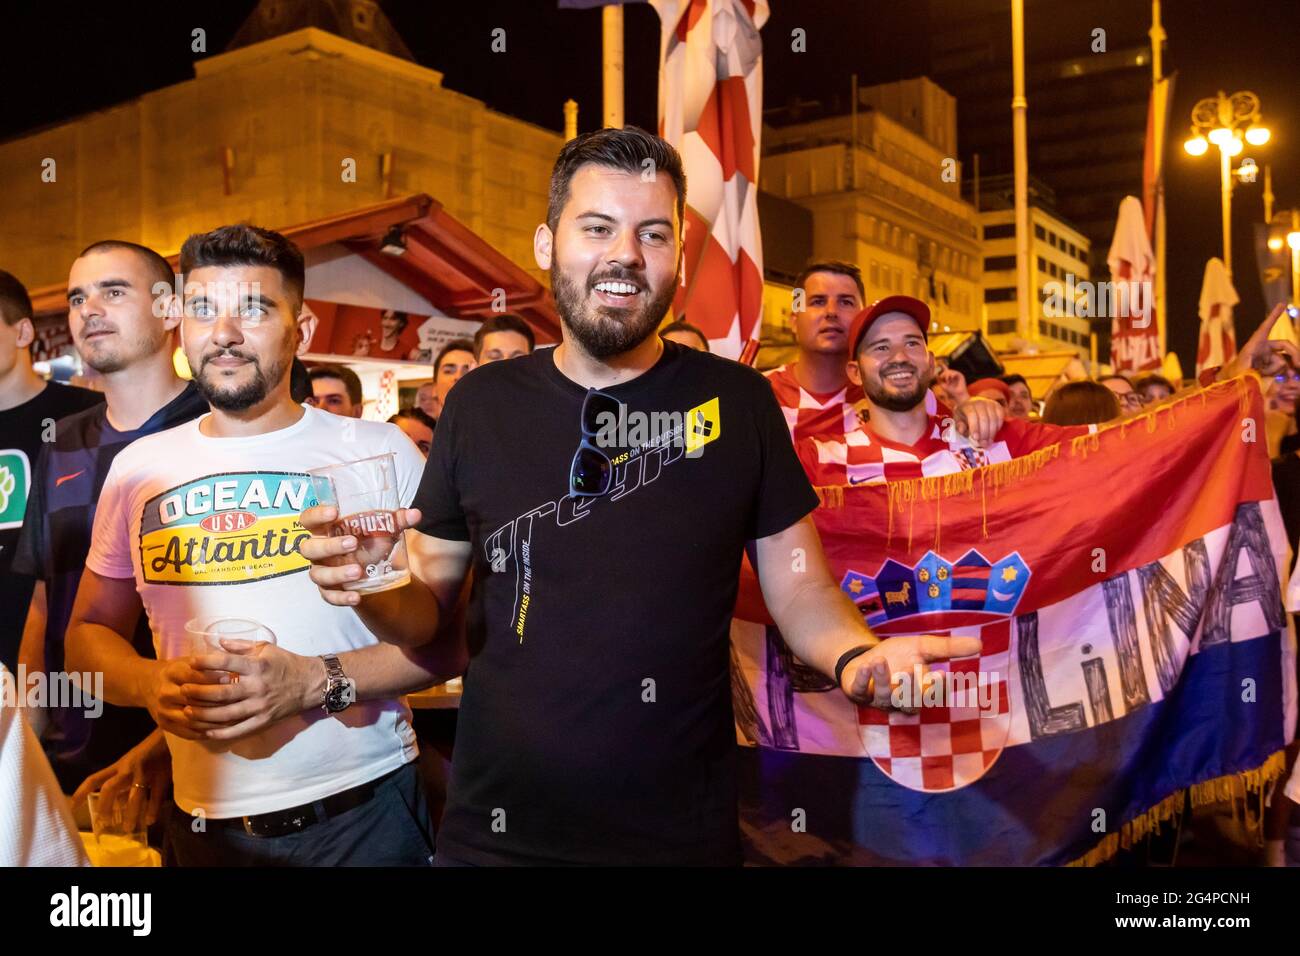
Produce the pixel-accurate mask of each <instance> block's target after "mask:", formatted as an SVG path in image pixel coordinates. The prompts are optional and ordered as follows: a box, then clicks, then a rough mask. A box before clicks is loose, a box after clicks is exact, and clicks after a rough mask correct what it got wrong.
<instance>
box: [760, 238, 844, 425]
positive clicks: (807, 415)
mask: <svg viewBox="0 0 1300 956" xmlns="http://www.w3.org/2000/svg"><path fill="white" fill-rule="evenodd" d="M865 298H866V293H865V290H864V288H863V286H862V273H861V272H860V271H859V269H858V267H857V266H855V265H853V264H852V263H850V262H840V261H838V260H834V259H827V260H823V261H814V262H810V263H808V265H807V266H805V267H804V270H803V272H801V273H799V277H798V278H797V279H796V280H795V291H794V297H793V302H792V305H793V308H792V310H791V321H792V323H793V325H794V336H795V342H796V344H797V345H798V347H799V357H798V358H797V359H796V360H795V361H793V362H791V363H789V364H787V365H782V366H781V367H780V368H774V369H772V370H771V371H770V372H765V373H764V375H765V377H766V378H767V381H768V383H769V384H770V385H771V386H772V392H773V393H774V394H775V395H776V400H777V403H778V404H779V405H780V406H781V413H782V414H783V415H784V416H785V423H786V425H787V427H789V429H790V438H791V439H792V440H795V441H798V440H799V439H801V438H808V437H810V436H812V435H832V436H836V437H842V436H843V435H844V433H845V432H846V431H853V430H855V429H856V428H857V427H858V411H857V408H856V407H855V406H857V405H859V404H861V402H862V386H861V385H857V384H855V383H853V382H850V381H849V377H848V373H847V371H846V370H845V369H846V367H847V365H848V363H849V362H850V361H851V359H850V357H849V323H850V322H852V321H853V317H854V316H855V315H856V314H857V313H858V312H860V311H861V310H862V305H863V301H864V300H865Z"/></svg>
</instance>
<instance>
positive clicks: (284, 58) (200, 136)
mask: <svg viewBox="0 0 1300 956" xmlns="http://www.w3.org/2000/svg"><path fill="white" fill-rule="evenodd" d="M194 69H195V77H194V79H193V80H190V81H187V82H185V83H179V84H176V85H174V86H169V87H165V88H163V89H160V90H156V91H153V92H151V93H146V94H145V95H143V96H140V97H139V98H137V99H134V100H130V101H128V102H126V103H123V104H121V105H119V106H115V107H112V108H110V109H106V110H102V111H99V112H96V113H92V114H89V115H87V116H82V117H79V118H77V119H75V120H72V121H70V122H66V123H61V124H58V125H55V126H52V127H50V128H47V129H44V130H40V131H37V132H34V133H32V134H30V135H27V136H23V137H21V138H18V139H15V140H10V141H8V142H6V143H2V144H0V181H3V182H4V183H5V190H4V191H3V192H2V193H0V219H2V220H3V221H4V223H5V229H4V230H3V234H2V235H0V260H2V261H3V262H4V263H5V268H6V269H8V270H9V271H11V272H13V273H14V274H16V275H17V276H19V278H20V279H22V280H23V281H24V282H25V283H26V284H27V285H28V286H29V287H39V286H43V285H47V284H50V283H54V282H62V281H64V280H65V279H66V277H67V269H68V265H69V264H70V263H71V262H72V260H73V258H74V257H75V256H76V254H77V253H78V252H79V251H80V250H81V249H82V248H84V247H85V246H86V245H88V244H90V243H91V242H94V241H96V240H100V239H106V238H117V239H127V240H131V241H134V242H140V243H143V244H145V245H147V246H150V247H151V248H154V249H157V250H158V251H159V252H162V253H164V254H170V253H172V252H175V251H176V250H177V249H179V248H180V245H181V243H182V242H183V241H184V240H185V237H186V236H188V235H189V234H191V233H193V232H199V231H204V230H208V229H211V228H213V227H215V226H218V225H221V224H222V223H228V222H240V221H245V220H247V221H251V222H255V223H258V224H264V225H268V226H278V225H285V224H292V223H302V222H308V221H312V220H316V219H319V218H322V217H325V216H329V215H332V214H342V213H346V212H349V211H351V210H355V209H358V208H362V207H366V206H370V205H373V204H375V203H378V202H383V201H385V200H388V199H392V198H394V197H400V196H406V195H411V194H418V193H426V194H428V195H430V196H433V197H434V198H435V199H437V200H438V201H440V202H441V203H442V204H443V206H444V208H446V210H447V211H448V212H449V213H451V215H453V216H454V217H456V219H457V220H459V221H460V222H462V223H464V224H465V225H467V226H468V227H469V228H470V229H472V230H473V231H474V232H475V233H477V234H478V235H479V236H482V237H483V238H484V239H486V240H487V241H488V242H489V243H490V244H491V245H492V246H494V247H495V248H496V249H498V250H500V251H501V252H503V253H504V254H505V255H506V256H507V257H508V258H509V259H511V260H512V261H513V262H515V263H516V264H517V265H519V266H521V267H523V268H524V269H527V270H529V271H530V272H531V273H532V274H533V275H534V276H535V277H536V278H538V279H541V280H542V281H545V276H544V275H543V274H542V273H541V272H540V270H537V268H536V266H535V264H534V262H533V253H532V238H533V231H534V229H535V228H536V226H537V223H539V222H541V221H542V220H543V219H544V217H545V212H546V192H547V184H548V181H549V177H550V170H551V165H552V163H553V162H554V160H555V156H556V153H557V152H558V151H559V149H560V147H561V146H562V145H563V141H564V140H563V137H562V136H561V135H560V134H559V133H556V132H552V131H551V130H547V129H542V128H540V127H537V126H534V125H532V124H530V123H526V122H523V121H522V120H518V119H515V118H513V117H510V116H506V115H504V114H502V113H498V112H495V111H493V110H490V109H488V108H487V107H486V106H485V105H484V104H483V103H482V102H481V101H479V100H475V99H473V98H471V97H468V96H464V95H462V94H460V93H456V92H454V91H452V90H449V89H446V88H445V87H443V85H442V74H441V73H439V72H438V71H437V70H431V69H428V68H426V67H422V66H420V65H418V64H416V63H413V62H411V61H409V60H407V59H404V58H402V57H399V56H394V55H391V54H389V53H384V52H381V51H379V50H376V49H372V48H370V47H368V46H364V45H362V44H360V43H356V42H353V41H351V40H347V39H343V38H342V37H338V36H335V35H333V34H331V33H327V32H324V31H323V30H320V29H315V28H305V29H300V30H295V31H293V32H290V33H286V34H283V35H280V36H274V37H272V38H270V39H267V40H263V41H261V42H255V43H253V45H251V46H245V47H241V48H237V49H233V50H231V51H229V52H226V53H221V54H217V55H214V56H210V57H207V58H205V59H201V60H198V61H196V62H195V64H194ZM285 183H292V184H293V188H292V189H285V188H284V184H285Z"/></svg>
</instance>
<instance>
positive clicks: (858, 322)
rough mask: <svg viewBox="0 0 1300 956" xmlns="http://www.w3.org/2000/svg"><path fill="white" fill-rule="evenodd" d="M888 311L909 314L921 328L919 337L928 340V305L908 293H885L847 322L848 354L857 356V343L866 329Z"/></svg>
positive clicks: (865, 332)
mask: <svg viewBox="0 0 1300 956" xmlns="http://www.w3.org/2000/svg"><path fill="white" fill-rule="evenodd" d="M889 312H902V313H903V314H904V315H908V316H911V317H912V320H913V321H914V322H915V323H916V325H917V328H919V329H920V330H921V337H922V338H923V339H925V340H926V341H927V342H928V341H929V340H930V307H929V306H928V305H926V304H925V303H924V302H922V301H921V300H920V299H914V298H912V297H911V296H910V295H887V296H885V297H884V298H883V299H877V300H876V301H875V302H873V303H871V305H869V306H867V307H866V308H865V309H863V310H862V311H861V312H859V313H858V314H857V315H855V316H854V317H853V321H852V322H851V323H849V355H851V356H853V357H854V358H857V355H858V344H859V343H860V342H861V341H862V337H863V336H864V335H866V334H867V329H869V328H871V326H872V325H873V324H874V323H875V321H876V319H878V318H880V317H881V316H882V315H885V314H887V313H889Z"/></svg>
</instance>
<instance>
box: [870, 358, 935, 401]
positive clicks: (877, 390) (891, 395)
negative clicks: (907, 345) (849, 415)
mask: <svg viewBox="0 0 1300 956" xmlns="http://www.w3.org/2000/svg"><path fill="white" fill-rule="evenodd" d="M904 368H906V369H910V370H911V371H912V373H913V375H914V377H915V379H916V385H915V387H913V388H912V389H911V390H910V391H906V392H899V391H892V392H891V391H886V390H885V385H884V379H885V375H886V373H887V372H897V371H900V370H902V369H904ZM862 390H863V391H864V392H866V395H867V398H869V399H871V404H873V405H876V406H878V407H880V408H884V409H888V410H889V411H891V412H910V411H911V410H912V409H914V408H916V406H917V405H920V404H921V403H922V402H923V401H925V392H926V384H925V379H924V377H923V376H922V375H921V370H920V369H919V368H917V367H916V366H915V365H908V364H894V365H891V366H889V367H888V369H887V370H886V369H881V370H880V379H879V380H878V381H875V382H873V381H871V380H870V379H869V378H867V377H866V376H863V379H862Z"/></svg>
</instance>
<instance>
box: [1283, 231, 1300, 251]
mask: <svg viewBox="0 0 1300 956" xmlns="http://www.w3.org/2000/svg"><path fill="white" fill-rule="evenodd" d="M1286 244H1287V245H1288V246H1290V247H1291V248H1292V249H1300V232H1288V233H1287V234H1286Z"/></svg>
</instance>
